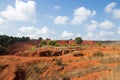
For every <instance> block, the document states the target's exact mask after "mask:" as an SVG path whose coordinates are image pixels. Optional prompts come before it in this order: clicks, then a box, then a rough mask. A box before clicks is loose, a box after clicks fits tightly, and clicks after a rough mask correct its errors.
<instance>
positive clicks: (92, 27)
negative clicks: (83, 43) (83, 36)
mask: <svg viewBox="0 0 120 80" xmlns="http://www.w3.org/2000/svg"><path fill="white" fill-rule="evenodd" d="M97 26H98V23H97V21H95V20H92V21H91V22H90V24H88V25H87V26H86V28H87V31H93V30H95V29H96V27H97Z"/></svg>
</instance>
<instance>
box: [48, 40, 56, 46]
mask: <svg viewBox="0 0 120 80" xmlns="http://www.w3.org/2000/svg"><path fill="white" fill-rule="evenodd" d="M56 44H57V41H54V40H53V41H50V42H49V45H50V46H55V45H56Z"/></svg>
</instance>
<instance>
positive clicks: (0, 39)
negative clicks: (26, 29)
mask: <svg viewBox="0 0 120 80" xmlns="http://www.w3.org/2000/svg"><path fill="white" fill-rule="evenodd" d="M28 40H30V38H29V37H12V36H7V35H0V45H8V44H13V43H15V42H24V41H28Z"/></svg>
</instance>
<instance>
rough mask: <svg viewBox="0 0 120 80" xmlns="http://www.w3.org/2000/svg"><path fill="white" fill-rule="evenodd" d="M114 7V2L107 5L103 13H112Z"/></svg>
mask: <svg viewBox="0 0 120 80" xmlns="http://www.w3.org/2000/svg"><path fill="white" fill-rule="evenodd" d="M115 6H116V3H115V2H112V3H110V4H108V5H107V6H106V7H105V11H106V12H108V13H109V12H111V11H112V9H113V8H114V7H115Z"/></svg>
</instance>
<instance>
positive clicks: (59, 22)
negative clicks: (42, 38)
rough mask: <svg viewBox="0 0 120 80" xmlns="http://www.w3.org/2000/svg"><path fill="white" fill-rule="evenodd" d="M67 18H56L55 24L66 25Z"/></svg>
mask: <svg viewBox="0 0 120 80" xmlns="http://www.w3.org/2000/svg"><path fill="white" fill-rule="evenodd" d="M68 20H69V19H68V17H67V16H57V17H55V19H54V23H55V24H66V23H67V22H68Z"/></svg>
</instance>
